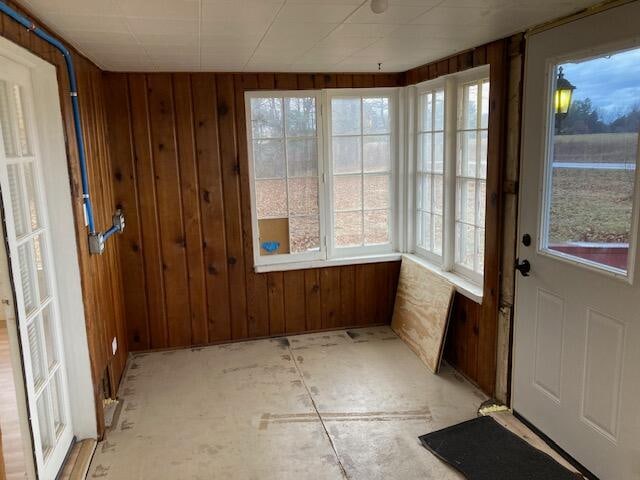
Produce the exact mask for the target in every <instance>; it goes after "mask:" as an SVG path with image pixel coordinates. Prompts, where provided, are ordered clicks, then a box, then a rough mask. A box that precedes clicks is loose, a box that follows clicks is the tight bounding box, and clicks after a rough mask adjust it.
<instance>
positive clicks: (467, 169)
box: [457, 131, 478, 178]
mask: <svg viewBox="0 0 640 480" xmlns="http://www.w3.org/2000/svg"><path fill="white" fill-rule="evenodd" d="M477 136H478V133H477V132H475V131H473V132H460V135H459V137H458V169H457V170H458V175H460V176H462V177H470V178H473V177H475V176H476V173H477V165H476V153H477V144H476V138H477Z"/></svg>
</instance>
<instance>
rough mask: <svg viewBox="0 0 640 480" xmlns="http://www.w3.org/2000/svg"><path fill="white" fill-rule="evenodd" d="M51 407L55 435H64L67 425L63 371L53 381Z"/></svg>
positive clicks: (59, 371)
mask: <svg viewBox="0 0 640 480" xmlns="http://www.w3.org/2000/svg"><path fill="white" fill-rule="evenodd" d="M50 388H51V402H52V403H51V406H52V410H53V427H54V429H55V435H56V436H58V435H60V433H62V430H63V429H64V425H65V419H64V410H63V408H64V407H63V405H64V403H63V402H64V399H63V396H62V395H63V387H62V371H61V370H58V372H57V373H56V374H55V375H54V376H53V378H52V379H51V384H50Z"/></svg>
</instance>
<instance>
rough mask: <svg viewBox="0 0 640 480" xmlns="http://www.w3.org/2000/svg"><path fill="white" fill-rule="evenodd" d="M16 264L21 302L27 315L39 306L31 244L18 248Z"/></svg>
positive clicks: (24, 244)
mask: <svg viewBox="0 0 640 480" xmlns="http://www.w3.org/2000/svg"><path fill="white" fill-rule="evenodd" d="M18 263H19V268H20V285H21V286H22V300H23V303H24V308H25V311H26V313H27V315H29V314H30V313H31V312H32V311H33V310H35V309H36V307H37V306H38V304H39V301H38V293H37V291H36V279H35V274H34V269H35V265H34V261H33V250H32V247H31V242H27V243H23V244H22V245H20V246H19V247H18Z"/></svg>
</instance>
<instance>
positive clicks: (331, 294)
mask: <svg viewBox="0 0 640 480" xmlns="http://www.w3.org/2000/svg"><path fill="white" fill-rule="evenodd" d="M320 298H321V302H322V303H321V305H322V306H321V308H322V328H335V327H336V326H337V325H338V317H339V315H340V269H339V268H338V267H326V268H321V269H320Z"/></svg>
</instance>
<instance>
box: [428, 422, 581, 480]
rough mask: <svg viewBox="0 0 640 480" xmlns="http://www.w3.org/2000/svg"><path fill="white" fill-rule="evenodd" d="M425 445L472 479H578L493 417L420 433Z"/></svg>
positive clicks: (578, 476)
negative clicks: (423, 433)
mask: <svg viewBox="0 0 640 480" xmlns="http://www.w3.org/2000/svg"><path fill="white" fill-rule="evenodd" d="M420 441H421V442H422V445H424V447H425V448H426V449H428V450H430V451H431V452H433V453H434V454H435V455H436V456H437V457H439V458H440V459H442V460H444V461H445V462H447V463H448V464H449V465H451V466H452V467H453V468H455V469H456V470H458V471H459V472H461V473H462V474H463V475H464V476H465V477H467V478H468V479H470V480H576V479H582V478H583V477H582V476H581V475H578V474H576V473H574V472H571V471H569V470H567V469H566V468H564V467H563V466H562V465H560V464H559V463H557V462H556V461H555V460H554V459H552V458H551V457H550V456H549V455H547V454H546V453H544V452H541V451H540V450H538V449H537V448H534V447H532V446H531V445H529V444H528V443H527V442H526V441H524V440H523V439H522V438H520V437H518V436H517V435H515V434H514V433H512V432H510V431H509V430H507V429H506V428H504V427H502V426H501V425H500V424H499V423H498V422H496V421H495V420H494V419H493V418H491V417H478V418H474V419H473V420H469V421H467V422H463V423H459V424H457V425H453V426H451V427H447V428H445V429H442V430H438V431H437V432H432V433H428V434H426V435H422V436H421V437H420Z"/></svg>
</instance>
